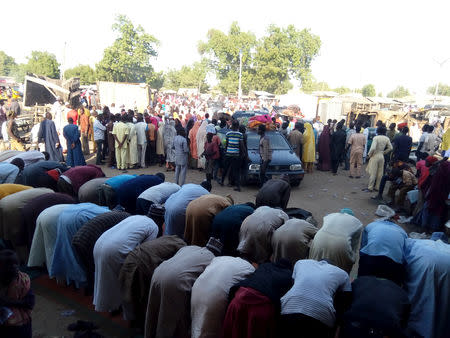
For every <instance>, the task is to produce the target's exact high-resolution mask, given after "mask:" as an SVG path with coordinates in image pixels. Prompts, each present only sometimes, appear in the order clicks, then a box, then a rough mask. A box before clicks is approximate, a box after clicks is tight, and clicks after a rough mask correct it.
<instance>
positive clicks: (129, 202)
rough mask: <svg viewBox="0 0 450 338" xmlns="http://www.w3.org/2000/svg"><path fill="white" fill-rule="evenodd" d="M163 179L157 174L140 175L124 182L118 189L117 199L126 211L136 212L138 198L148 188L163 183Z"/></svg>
mask: <svg viewBox="0 0 450 338" xmlns="http://www.w3.org/2000/svg"><path fill="white" fill-rule="evenodd" d="M162 182H163V180H162V179H161V178H160V177H159V176H156V175H140V176H137V177H135V178H133V179H131V180H128V181H126V182H124V183H122V184H121V185H120V186H119V188H118V189H117V201H118V202H119V204H120V205H121V206H123V207H124V208H125V210H126V212H129V213H132V214H134V213H135V212H136V200H137V198H138V197H139V195H140V194H142V193H143V192H144V191H145V190H147V189H148V188H151V187H153V186H155V185H158V184H160V183H162Z"/></svg>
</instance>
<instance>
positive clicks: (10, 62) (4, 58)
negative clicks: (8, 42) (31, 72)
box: [0, 51, 17, 76]
mask: <svg viewBox="0 0 450 338" xmlns="http://www.w3.org/2000/svg"><path fill="white" fill-rule="evenodd" d="M16 66H17V65H16V61H15V60H14V58H13V57H12V56H9V55H7V54H6V53H5V52H4V51H0V75H5V76H10V75H11V72H12V71H13V70H14V68H15V67H16Z"/></svg>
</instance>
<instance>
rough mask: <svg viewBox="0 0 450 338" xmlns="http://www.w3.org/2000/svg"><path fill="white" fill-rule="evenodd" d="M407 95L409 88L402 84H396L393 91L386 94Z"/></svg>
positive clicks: (397, 96)
mask: <svg viewBox="0 0 450 338" xmlns="http://www.w3.org/2000/svg"><path fill="white" fill-rule="evenodd" d="M408 95H409V90H408V89H407V88H405V87H403V86H397V88H395V89H394V90H393V91H391V92H389V93H388V94H387V97H390V98H401V97H405V96H408Z"/></svg>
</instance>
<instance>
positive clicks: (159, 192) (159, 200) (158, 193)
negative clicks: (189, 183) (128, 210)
mask: <svg viewBox="0 0 450 338" xmlns="http://www.w3.org/2000/svg"><path fill="white" fill-rule="evenodd" d="M180 189H181V187H180V186H179V185H178V184H175V183H172V182H163V183H161V184H158V185H155V186H153V187H150V188H148V189H147V190H145V191H144V192H143V193H141V194H140V195H139V197H138V198H142V199H144V200H147V201H150V202H153V203H155V204H164V203H166V201H167V199H168V198H169V197H170V196H171V195H172V194H175V193H176V192H177V191H178V190H180Z"/></svg>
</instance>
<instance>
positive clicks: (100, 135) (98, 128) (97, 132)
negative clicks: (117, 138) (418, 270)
mask: <svg viewBox="0 0 450 338" xmlns="http://www.w3.org/2000/svg"><path fill="white" fill-rule="evenodd" d="M102 122H103V115H97V117H96V118H95V120H94V125H93V128H92V129H93V131H94V142H95V144H96V145H97V147H96V148H97V159H96V162H95V164H96V165H100V164H103V146H104V143H105V131H106V127H105V126H104V125H103V124H102Z"/></svg>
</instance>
